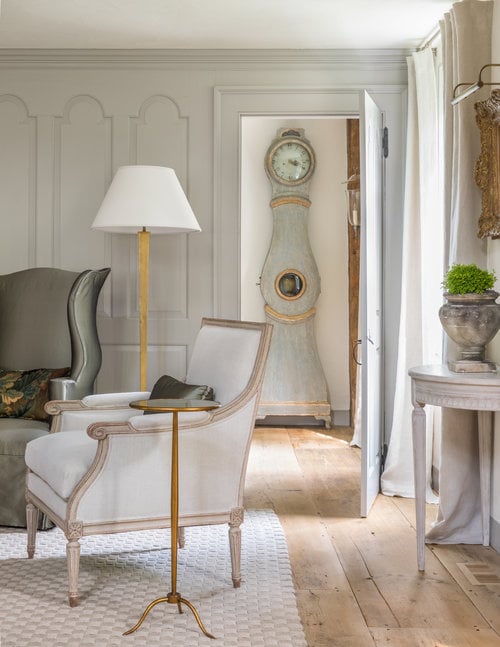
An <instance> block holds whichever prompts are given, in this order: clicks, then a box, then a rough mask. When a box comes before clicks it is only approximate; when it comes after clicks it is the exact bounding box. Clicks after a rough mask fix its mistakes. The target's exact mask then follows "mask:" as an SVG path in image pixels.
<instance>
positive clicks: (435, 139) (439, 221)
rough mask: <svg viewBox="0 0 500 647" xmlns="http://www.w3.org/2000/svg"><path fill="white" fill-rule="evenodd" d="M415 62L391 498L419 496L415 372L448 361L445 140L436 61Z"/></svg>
mask: <svg viewBox="0 0 500 647" xmlns="http://www.w3.org/2000/svg"><path fill="white" fill-rule="evenodd" d="M407 64H408V125H407V152H406V167H405V192H404V195H405V199H404V211H403V218H404V225H403V254H402V259H403V268H402V280H401V313H400V324H399V342H398V360H397V369H396V392H395V397H394V410H393V423H392V430H391V437H390V443H389V448H388V453H387V457H386V463H385V470H384V473H383V474H382V478H381V490H382V492H383V493H384V494H386V495H398V496H406V497H413V496H414V484H413V455H412V439H411V412H412V406H411V384H410V378H409V377H408V369H409V368H410V367H411V366H419V365H422V364H436V363H438V364H439V363H441V357H442V329H441V325H440V323H439V319H438V310H439V307H440V305H441V303H442V290H441V281H442V276H443V246H444V239H443V224H444V221H443V197H442V196H443V194H442V177H443V173H442V146H441V144H440V143H441V141H442V137H441V134H440V121H439V118H438V114H439V112H438V91H437V84H438V79H437V73H436V63H435V59H434V54H433V52H432V50H431V49H430V48H429V47H428V48H426V49H424V50H423V51H421V52H416V53H414V54H413V55H412V56H411V57H408V59H407ZM438 417H439V410H434V408H433V407H428V408H427V500H428V501H436V497H435V495H434V494H433V492H432V490H431V466H432V448H433V436H434V426H435V424H436V423H437V422H438Z"/></svg>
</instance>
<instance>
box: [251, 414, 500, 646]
mask: <svg viewBox="0 0 500 647" xmlns="http://www.w3.org/2000/svg"><path fill="white" fill-rule="evenodd" d="M350 436H351V434H350V432H349V430H348V429H334V430H329V431H325V430H321V429H299V428H290V427H289V428H277V427H274V428H267V427H257V428H256V430H255V432H254V435H253V441H252V448H251V452H250V459H249V465H248V472H247V480H246V486H245V505H246V507H247V508H272V509H274V510H275V512H276V513H277V515H278V516H279V518H280V521H281V524H282V526H283V528H284V531H285V534H286V537H287V542H288V550H289V554H290V561H291V566H292V572H293V577H294V583H295V589H296V594H297V601H298V607H299V612H300V615H301V619H302V623H303V625H304V630H305V633H306V638H307V642H308V646H309V647H323V646H328V647H379V646H382V645H383V646H385V647H388V646H390V647H500V555H499V554H498V553H497V552H496V551H494V550H493V549H492V548H489V547H484V546H476V545H474V546H464V545H461V546H444V545H440V546H437V545H435V546H427V549H426V571H425V573H424V574H422V573H419V572H418V570H417V566H416V549H415V519H414V502H413V499H402V498H397V497H385V496H382V495H379V496H378V498H377V500H376V502H375V504H374V507H373V509H372V511H371V513H370V515H369V517H368V518H366V519H362V518H360V517H359V501H360V491H359V482H360V450H359V449H358V448H354V447H351V446H350V445H349V442H348V441H349V439H350ZM435 513H436V511H435V507H434V506H429V508H428V512H427V520H428V522H430V521H432V519H433V518H434V517H435ZM495 580H496V583H495ZM479 581H481V583H478V582H479ZM483 582H485V583H483Z"/></svg>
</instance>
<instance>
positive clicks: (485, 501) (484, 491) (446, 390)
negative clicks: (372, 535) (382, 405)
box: [408, 364, 500, 571]
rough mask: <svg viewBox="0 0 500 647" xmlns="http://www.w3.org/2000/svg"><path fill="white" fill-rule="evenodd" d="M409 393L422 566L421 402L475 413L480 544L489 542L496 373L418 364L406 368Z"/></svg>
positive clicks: (498, 404) (421, 563)
mask: <svg viewBox="0 0 500 647" xmlns="http://www.w3.org/2000/svg"><path fill="white" fill-rule="evenodd" d="M408 373H409V375H410V378H411V394H412V404H413V413H412V435H413V467H414V478H415V512H416V522H417V563H418V569H419V571H423V570H424V569H425V488H426V465H425V456H426V424H425V421H426V416H425V405H426V404H432V405H435V406H438V407H447V408H450V409H469V410H472V411H477V413H478V434H479V478H480V488H481V514H482V523H483V544H484V545H485V546H488V545H489V543H490V483H491V446H492V436H493V412H494V411H500V376H499V375H498V374H497V373H454V372H453V371H450V370H449V369H448V367H447V366H446V365H444V364H436V365H429V366H418V367H414V368H411V369H410V370H409V371H408Z"/></svg>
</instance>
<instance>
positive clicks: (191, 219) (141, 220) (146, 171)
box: [92, 166, 201, 391]
mask: <svg viewBox="0 0 500 647" xmlns="http://www.w3.org/2000/svg"><path fill="white" fill-rule="evenodd" d="M92 229H97V230H100V231H106V232H110V233H117V234H137V237H138V250H139V348H140V389H141V391H146V388H147V387H146V382H147V350H148V293H149V238H150V234H179V233H188V232H191V231H201V229H200V226H199V224H198V221H197V220H196V217H195V215H194V213H193V210H192V209H191V206H190V205H189V202H188V200H187V198H186V195H185V193H184V191H183V190H182V187H181V185H180V182H179V180H178V179H177V176H176V175H175V171H174V170H173V169H171V168H166V167H164V166H122V167H120V168H119V169H118V171H117V172H116V175H115V177H114V178H113V181H112V182H111V184H110V186H109V189H108V192H107V193H106V195H105V196H104V200H103V201H102V204H101V206H100V208H99V211H98V212H97V216H96V217H95V220H94V222H93V223H92Z"/></svg>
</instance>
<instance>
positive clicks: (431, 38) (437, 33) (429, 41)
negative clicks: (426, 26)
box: [417, 25, 441, 52]
mask: <svg viewBox="0 0 500 647" xmlns="http://www.w3.org/2000/svg"><path fill="white" fill-rule="evenodd" d="M440 35H441V28H440V27H439V25H436V26H435V27H434V29H433V30H432V31H431V32H430V33H429V34H428V35H427V36H426V37H425V38H424V40H423V41H422V42H421V43H420V45H419V46H418V47H417V52H420V51H421V50H423V49H425V48H426V47H429V46H432V43H433V42H434V41H435V40H436V38H438V37H439V36H440Z"/></svg>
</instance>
